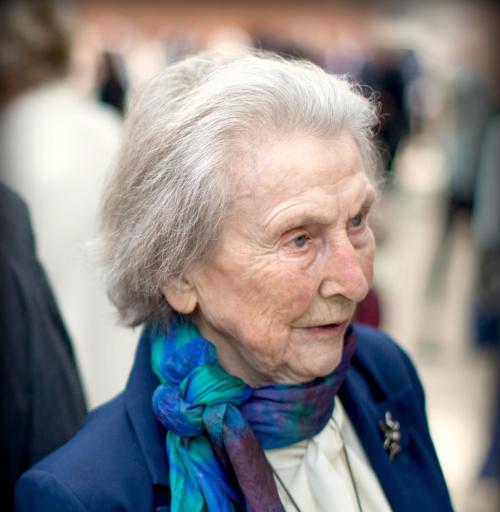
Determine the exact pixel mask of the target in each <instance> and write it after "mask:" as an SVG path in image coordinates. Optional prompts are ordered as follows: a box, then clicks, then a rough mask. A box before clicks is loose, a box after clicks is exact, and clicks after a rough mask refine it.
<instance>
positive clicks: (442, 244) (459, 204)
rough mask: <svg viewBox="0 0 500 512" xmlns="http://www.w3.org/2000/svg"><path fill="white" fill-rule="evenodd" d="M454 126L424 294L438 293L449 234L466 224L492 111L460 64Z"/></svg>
mask: <svg viewBox="0 0 500 512" xmlns="http://www.w3.org/2000/svg"><path fill="white" fill-rule="evenodd" d="M454 93H455V94H454V96H455V110H456V130H455V134H454V138H453V140H452V143H451V146H450V148H449V151H448V155H447V160H448V161H447V166H448V173H449V184H448V188H447V191H446V197H445V213H444V223H443V229H442V233H441V237H440V240H439V241H438V246H437V251H436V254H435V256H434V259H433V263H432V267H431V272H430V277H429V281H428V284H427V291H426V293H427V296H428V298H429V299H431V300H434V299H436V298H437V297H439V295H440V293H441V291H442V289H443V284H444V278H445V274H446V268H447V265H448V260H449V254H450V250H451V247H452V239H453V234H454V232H455V229H456V226H457V225H458V223H459V222H465V224H466V225H467V226H470V220H471V216H472V212H473V210H474V206H475V196H476V182H477V177H478V172H479V163H480V156H481V148H482V144H483V140H484V137H485V132H486V126H487V124H488V121H489V119H490V118H491V115H492V103H491V99H490V93H489V91H488V88H487V87H486V85H485V83H484V81H483V80H482V78H481V76H480V75H479V73H478V72H476V71H475V70H474V69H473V68H472V67H470V68H469V67H464V68H463V69H462V70H461V71H460V72H459V73H458V75H457V77H456V81H455V84H454Z"/></svg>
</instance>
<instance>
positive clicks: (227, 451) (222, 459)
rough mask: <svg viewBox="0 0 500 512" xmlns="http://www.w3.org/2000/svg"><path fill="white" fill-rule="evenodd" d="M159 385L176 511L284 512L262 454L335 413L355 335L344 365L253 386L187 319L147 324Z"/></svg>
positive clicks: (348, 340)
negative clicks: (231, 370)
mask: <svg viewBox="0 0 500 512" xmlns="http://www.w3.org/2000/svg"><path fill="white" fill-rule="evenodd" d="M146 336H148V337H149V339H150V342H151V359H152V366H153V371H154V373H155V374H156V376H157V377H158V379H159V380H160V385H159V386H158V387H157V388H156V390H155V392H154V394H153V410H154V413H155V415H156V417H157V418H158V420H159V421H160V422H161V423H162V424H163V425H164V426H165V427H166V429H167V436H166V450H167V456H168V460H169V466H170V486H171V496H172V502H171V510H172V512H181V511H189V512H206V511H208V512H232V511H236V510H245V511H257V510H261V511H262V510H265V511H266V512H275V511H276V512H277V511H283V510H284V509H283V506H282V504H281V502H280V500H279V497H278V492H277V489H276V485H275V483H274V479H273V475H272V471H271V468H270V466H269V463H268V462H267V460H266V458H265V455H264V452H263V449H269V448H280V447H284V446H289V445H292V444H294V443H297V442H299V441H302V440H304V439H308V438H311V437H313V436H314V435H316V434H318V433H319V432H321V430H323V428H324V427H325V426H326V424H327V422H328V420H329V419H330V417H331V416H332V413H333V404H334V396H335V394H336V393H337V391H338V389H339V387H340V385H341V384H342V382H343V380H344V377H345V375H346V373H347V369H348V367H349V363H350V360H351V357H352V354H353V352H354V346H355V336H354V334H353V333H352V330H350V331H348V334H347V335H346V337H345V342H344V352H343V357H342V361H341V363H340V365H339V366H338V368H337V369H336V370H335V371H334V372H333V373H332V374H331V375H329V376H327V377H324V378H318V379H316V380H314V381H313V382H310V383H307V384H294V385H289V384H274V385H269V386H264V387H261V388H257V389H256V388H252V387H250V386H248V385H247V384H245V382H243V381H242V380H241V379H239V378H238V377H235V376H233V375H230V374H228V373H227V372H226V371H225V370H224V369H223V368H222V366H221V365H220V364H219V363H218V361H217V352H216V349H215V347H214V345H212V343H210V342H209V341H208V340H206V339H205V338H203V336H202V335H201V334H200V332H199V331H198V329H197V328H196V327H195V326H194V325H193V324H192V323H190V322H189V321H185V320H182V319H180V318H178V319H177V320H176V321H175V322H174V324H173V325H172V326H170V327H169V328H168V330H165V329H162V328H159V327H155V326H150V327H149V328H148V329H147V332H146Z"/></svg>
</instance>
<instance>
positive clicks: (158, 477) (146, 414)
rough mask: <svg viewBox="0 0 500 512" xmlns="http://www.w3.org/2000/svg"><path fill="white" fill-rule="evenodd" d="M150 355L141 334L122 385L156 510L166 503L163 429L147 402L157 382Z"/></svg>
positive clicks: (166, 463) (166, 480)
mask: <svg viewBox="0 0 500 512" xmlns="http://www.w3.org/2000/svg"><path fill="white" fill-rule="evenodd" d="M150 354H151V351H150V346H149V343H148V341H147V339H146V337H145V336H141V339H140V341H139V345H138V348H137V352H136V356H135V361H134V366H133V368H132V371H131V373H130V377H129V380H128V382H127V386H126V388H125V407H126V410H127V413H128V416H129V418H130V422H131V424H132V428H133V430H134V433H135V435H136V437H137V441H138V443H139V446H140V448H141V451H142V453H143V456H144V460H145V463H146V465H147V467H148V470H149V473H150V475H151V483H152V485H153V486H154V488H155V489H154V495H155V502H156V503H155V506H156V507H157V510H166V509H162V508H161V507H162V506H165V505H167V504H168V503H169V502H170V490H169V489H170V486H169V477H168V474H169V472H168V461H167V455H166V450H165V436H166V431H165V429H164V428H163V427H162V425H161V424H160V422H159V421H158V420H157V419H156V417H155V416H154V413H153V409H152V405H151V397H152V396H153V392H154V390H155V389H156V387H157V386H158V384H159V381H158V379H157V378H156V376H155V375H154V373H153V371H152V370H151V361H150ZM158 507H159V508H158Z"/></svg>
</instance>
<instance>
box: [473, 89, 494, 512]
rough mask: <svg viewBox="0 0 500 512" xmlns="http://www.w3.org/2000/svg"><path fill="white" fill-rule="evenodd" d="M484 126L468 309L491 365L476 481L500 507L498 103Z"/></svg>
mask: <svg viewBox="0 0 500 512" xmlns="http://www.w3.org/2000/svg"><path fill="white" fill-rule="evenodd" d="M499 99H500V98H499V97H497V98H496V100H497V108H496V110H495V112H494V113H493V115H492V117H491V120H490V121H489V123H488V124H487V126H486V129H485V136H484V140H483V144H482V148H481V152H480V159H479V168H478V176H477V186H476V190H475V201H474V205H475V206H474V211H473V216H472V230H473V234H474V237H475V240H476V244H477V249H478V268H477V277H478V279H477V289H476V294H475V299H476V300H475V305H474V334H475V340H474V341H475V342H476V343H477V344H478V345H479V346H481V347H485V348H489V349H490V350H491V351H492V356H493V360H494V364H495V370H496V371H495V380H494V386H495V387H494V389H493V401H492V414H491V422H490V424H491V427H490V439H489V443H487V451H486V455H485V457H484V460H483V464H482V468H481V472H480V475H479V476H480V482H481V483H482V484H483V491H484V492H489V493H491V498H490V500H491V501H493V500H496V501H495V503H496V504H497V506H498V507H499V508H500V201H499V192H500V108H499V105H500V102H499Z"/></svg>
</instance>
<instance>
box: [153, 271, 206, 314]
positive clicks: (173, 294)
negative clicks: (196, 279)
mask: <svg viewBox="0 0 500 512" xmlns="http://www.w3.org/2000/svg"><path fill="white" fill-rule="evenodd" d="M161 291H162V293H163V296H164V297H165V300H166V301H167V302H168V303H169V304H170V306H171V307H172V309H174V310H175V311H177V312H178V313H184V314H186V315H188V314H190V313H192V312H193V311H194V310H195V308H196V304H197V303H198V294H197V292H196V288H195V286H194V285H193V283H192V282H191V280H190V279H189V278H188V277H177V278H174V279H170V280H169V281H168V283H166V284H164V285H163V286H162V287H161Z"/></svg>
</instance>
